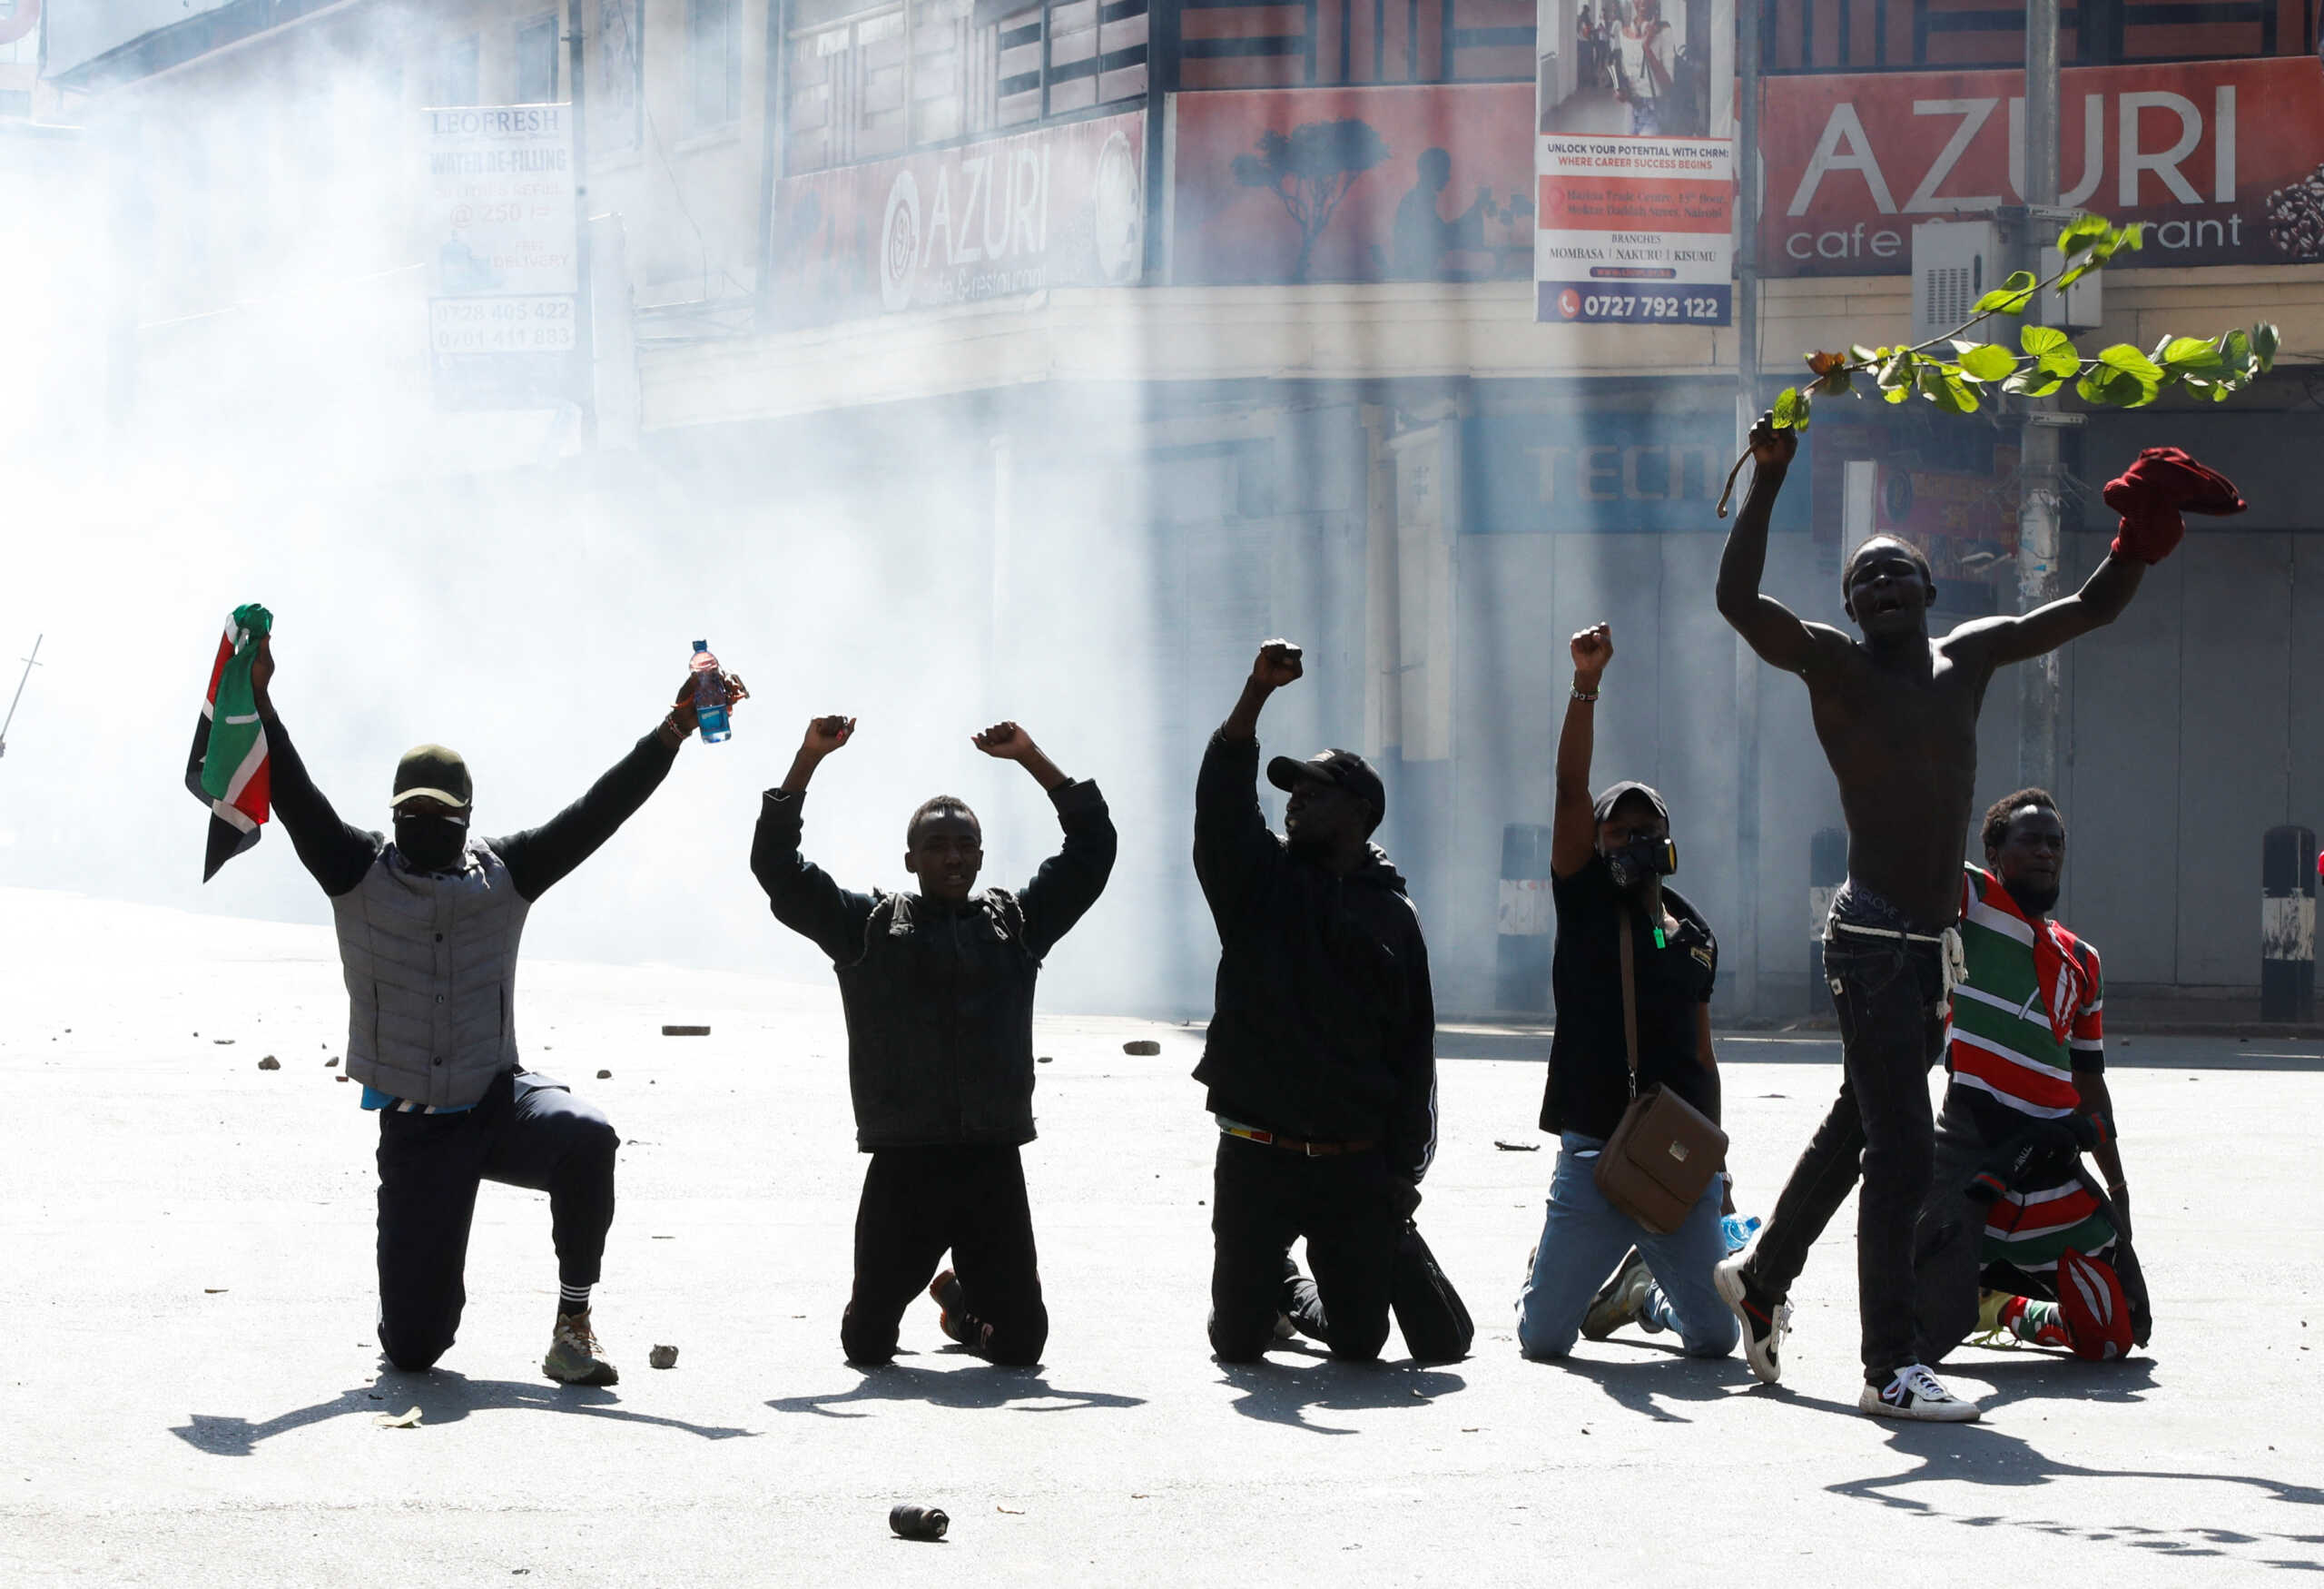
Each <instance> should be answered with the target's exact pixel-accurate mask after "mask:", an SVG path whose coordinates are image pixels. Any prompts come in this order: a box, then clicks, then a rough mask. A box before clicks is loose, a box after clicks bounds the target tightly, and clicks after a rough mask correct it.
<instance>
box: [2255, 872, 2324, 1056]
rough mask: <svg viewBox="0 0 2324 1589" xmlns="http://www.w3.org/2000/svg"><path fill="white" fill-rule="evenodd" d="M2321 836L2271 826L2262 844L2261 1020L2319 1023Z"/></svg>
mask: <svg viewBox="0 0 2324 1589" xmlns="http://www.w3.org/2000/svg"><path fill="white" fill-rule="evenodd" d="M2314 854H2316V834H2315V833H2314V831H2313V830H2311V829H2309V828H2304V827H2271V828H2270V829H2269V830H2268V832H2267V836H2266V837H2265V838H2263V839H2261V840H2260V1020H2262V1021H2313V1020H2315V1019H2316V872H2315V870H2314V866H2315V865H2316V864H2324V863H2311V862H2310V861H2309V856H2311V855H2314Z"/></svg>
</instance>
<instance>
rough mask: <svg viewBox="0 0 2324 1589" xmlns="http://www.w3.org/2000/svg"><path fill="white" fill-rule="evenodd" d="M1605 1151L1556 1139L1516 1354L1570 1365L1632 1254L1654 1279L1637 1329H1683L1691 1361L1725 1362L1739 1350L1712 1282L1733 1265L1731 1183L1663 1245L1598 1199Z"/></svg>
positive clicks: (1712, 1190)
mask: <svg viewBox="0 0 2324 1589" xmlns="http://www.w3.org/2000/svg"><path fill="white" fill-rule="evenodd" d="M1605 1145H1606V1144H1605V1141H1604V1140H1603V1139H1602V1138H1599V1137H1585V1136H1583V1135H1582V1134H1581V1132H1579V1131H1568V1132H1566V1133H1565V1134H1564V1136H1562V1137H1561V1138H1560V1139H1559V1145H1558V1163H1557V1170H1556V1171H1555V1173H1553V1174H1552V1175H1551V1178H1550V1210H1549V1216H1548V1218H1547V1219H1544V1220H1543V1221H1542V1223H1541V1246H1540V1247H1539V1248H1535V1249H1534V1253H1533V1272H1532V1274H1531V1275H1530V1276H1528V1277H1527V1278H1526V1281H1525V1289H1524V1291H1523V1292H1522V1293H1521V1295H1520V1296H1519V1297H1518V1298H1517V1349H1518V1350H1519V1351H1521V1352H1522V1353H1524V1354H1525V1356H1527V1357H1536V1358H1539V1357H1564V1356H1565V1355H1566V1353H1567V1351H1568V1350H1569V1349H1570V1348H1571V1347H1572V1346H1573V1338H1574V1337H1575V1336H1577V1335H1579V1334H1580V1333H1581V1316H1582V1315H1583V1314H1585V1313H1587V1312H1589V1311H1590V1298H1592V1297H1594V1296H1596V1295H1597V1292H1598V1288H1599V1287H1600V1286H1602V1285H1604V1284H1605V1283H1606V1280H1607V1278H1608V1277H1610V1275H1612V1274H1613V1272H1614V1266H1615V1265H1616V1264H1618V1263H1620V1262H1621V1261H1622V1258H1623V1255H1624V1254H1626V1253H1627V1252H1629V1250H1630V1248H1633V1247H1635V1248H1638V1249H1639V1251H1640V1254H1642V1255H1643V1256H1644V1257H1645V1258H1646V1267H1647V1268H1649V1269H1650V1270H1651V1271H1653V1274H1654V1282H1653V1284H1651V1285H1649V1287H1648V1288H1646V1303H1645V1306H1644V1307H1643V1308H1640V1311H1639V1320H1640V1323H1641V1324H1643V1325H1644V1326H1645V1327H1647V1328H1648V1329H1649V1330H1654V1329H1669V1330H1676V1331H1677V1332H1678V1335H1679V1343H1680V1344H1681V1345H1682V1346H1684V1347H1686V1350H1687V1356H1689V1357H1725V1356H1727V1354H1728V1353H1729V1352H1731V1351H1733V1350H1734V1349H1735V1341H1736V1324H1735V1315H1734V1314H1733V1313H1731V1312H1729V1311H1728V1307H1727V1304H1726V1303H1725V1302H1724V1301H1722V1300H1721V1299H1720V1298H1719V1295H1718V1288H1716V1287H1714V1286H1713V1285H1712V1284H1711V1278H1710V1276H1711V1268H1712V1266H1714V1265H1715V1264H1717V1263H1718V1260H1719V1259H1720V1258H1725V1257H1726V1256H1727V1239H1726V1238H1725V1237H1724V1236H1722V1235H1721V1234H1720V1233H1719V1229H1718V1207H1719V1203H1720V1202H1721V1201H1722V1200H1723V1199H1724V1195H1725V1192H1726V1188H1727V1178H1726V1177H1725V1176H1719V1175H1714V1176H1713V1177H1711V1180H1710V1185H1709V1186H1708V1187H1706V1188H1704V1189H1703V1195H1702V1196H1701V1197H1700V1198H1699V1199H1696V1201H1695V1206H1694V1207H1693V1208H1692V1209H1689V1210H1688V1211H1687V1218H1686V1220H1685V1222H1684V1223H1682V1224H1680V1225H1679V1228H1678V1229H1676V1230H1673V1231H1671V1232H1670V1233H1669V1235H1668V1236H1657V1235H1654V1234H1653V1233H1651V1232H1650V1231H1649V1230H1648V1229H1646V1227H1644V1226H1643V1225H1640V1223H1639V1222H1638V1221H1637V1220H1635V1219H1631V1218H1630V1216H1629V1215H1627V1214H1623V1213H1619V1212H1617V1211H1616V1210H1615V1209H1614V1206H1613V1205H1612V1204H1611V1203H1610V1202H1608V1201H1607V1200H1606V1199H1605V1197H1604V1195H1603V1194H1602V1193H1600V1191H1599V1189H1598V1183H1597V1182H1596V1180H1595V1179H1592V1177H1593V1176H1595V1174H1596V1173H1597V1170H1598V1152H1599V1150H1600V1149H1601V1148H1603V1147H1604V1146H1605Z"/></svg>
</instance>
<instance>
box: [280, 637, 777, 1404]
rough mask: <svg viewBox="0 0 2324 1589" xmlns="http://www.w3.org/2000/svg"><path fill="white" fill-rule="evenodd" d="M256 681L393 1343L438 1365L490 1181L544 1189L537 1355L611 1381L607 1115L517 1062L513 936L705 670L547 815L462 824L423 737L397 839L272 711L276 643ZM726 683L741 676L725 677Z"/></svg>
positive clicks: (666, 743)
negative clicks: (333, 1027)
mask: <svg viewBox="0 0 2324 1589" xmlns="http://www.w3.org/2000/svg"><path fill="white" fill-rule="evenodd" d="M273 678H274V654H273V649H272V645H271V641H261V643H260V646H259V655H258V660H257V663H256V665H255V666H254V667H253V668H252V670H251V684H252V686H253V690H254V693H255V694H256V696H257V699H258V710H259V716H260V717H261V720H262V721H263V722H264V724H265V725H266V733H267V738H268V743H269V745H270V746H271V750H272V754H273V796H274V810H275V814H277V815H278V816H280V817H281V820H282V826H283V829H284V831H286V832H287V833H288V834H290V835H291V844H292V846H293V847H294V848H296V849H297V851H298V852H299V859H300V862H301V863H302V864H304V865H305V866H306V868H307V870H308V871H309V872H310V873H312V874H313V875H314V879H315V881H316V882H318V883H321V884H322V886H323V892H324V893H326V894H328V895H330V902H331V915H332V918H333V921H334V923H335V925H336V926H337V929H338V933H339V958H340V969H341V971H342V972H344V974H345V977H346V981H347V996H348V1003H349V1006H350V1008H349V1020H348V1036H347V1074H348V1075H349V1077H350V1078H351V1079H352V1080H354V1081H360V1082H361V1083H362V1084H363V1107H364V1108H366V1109H370V1110H379V1347H380V1349H381V1350H382V1351H383V1352H385V1353H386V1355H387V1357H388V1360H389V1362H391V1363H393V1364H394V1365H395V1366H396V1367H399V1368H401V1369H405V1370H408V1371H411V1372H420V1371H424V1370H426V1369H428V1368H429V1367H433V1366H434V1364H435V1362H436V1360H437V1359H438V1357H442V1356H443V1355H444V1352H445V1351H446V1349H447V1348H448V1347H450V1346H451V1344H452V1337H453V1334H454V1332H455V1331H457V1330H458V1327H459V1322H460V1310H461V1308H462V1307H463V1306H464V1305H465V1304H466V1302H467V1300H468V1292H467V1290H466V1288H465V1287H464V1285H463V1283H462V1271H463V1269H464V1268H465V1267H466V1264H467V1259H468V1226H469V1223H470V1221H471V1220H472V1219H473V1218H474V1216H475V1213H476V1192H477V1183H478V1181H479V1180H497V1181H500V1182H502V1183H504V1184H506V1185H509V1186H521V1187H525V1188H527V1189H531V1190H534V1191H546V1192H547V1193H548V1197H549V1218H550V1223H551V1231H552V1235H553V1238H554V1239H555V1241H556V1262H557V1278H558V1287H557V1306H556V1327H555V1330H554V1332H553V1334H552V1335H551V1337H550V1343H549V1351H548V1356H547V1359H546V1360H545V1361H544V1362H543V1363H542V1364H541V1369H542V1372H544V1373H546V1374H547V1376H548V1377H550V1378H552V1379H557V1380H562V1381H564V1382H565V1383H566V1384H569V1385H611V1384H614V1383H615V1381H616V1380H618V1379H619V1378H620V1375H619V1374H618V1373H616V1372H615V1368H614V1366H613V1365H612V1364H611V1363H608V1362H607V1361H606V1359H605V1357H604V1354H603V1352H602V1349H601V1348H600V1347H598V1345H597V1339H596V1333H595V1331H594V1330H592V1328H591V1327H590V1322H589V1289H590V1288H591V1287H592V1286H594V1285H595V1284H596V1279H597V1271H598V1265H599V1262H600V1260H601V1259H602V1258H603V1257H604V1255H605V1248H606V1230H607V1229H609V1228H611V1226H612V1224H613V1218H614V1150H615V1148H617V1147H618V1146H619V1145H620V1139H619V1138H618V1137H616V1136H615V1134H614V1128H613V1125H612V1123H611V1122H610V1121H608V1120H606V1117H605V1115H604V1113H603V1112H601V1111H600V1110H598V1109H597V1108H596V1106H595V1105H592V1104H588V1103H585V1102H583V1101H582V1100H579V1099H577V1098H576V1097H574V1096H573V1094H572V1093H571V1092H570V1091H568V1090H567V1089H566V1086H565V1084H564V1083H563V1082H561V1081H554V1080H552V1079H550V1078H549V1077H547V1076H543V1075H539V1074H537V1073H535V1072H533V1071H527V1070H526V1069H524V1068H523V1066H522V1065H521V1064H520V1063H519V1062H518V1060H517V1035H516V1018H515V1010H514V1004H515V998H514V994H515V991H516V973H517V942H518V939H519V938H520V937H521V935H522V933H523V932H524V926H525V916H526V913H527V911H528V910H529V909H530V908H531V906H532V903H533V902H534V901H535V900H537V899H538V898H539V897H540V896H541V894H542V893H544V892H546V891H547V889H548V887H549V886H550V885H551V884H552V883H556V882H557V881H558V880H559V879H561V878H563V877H564V876H565V875H566V873H569V872H571V871H572V870H573V869H574V868H575V867H576V866H578V865H579V864H581V863H582V862H584V861H586V860H587V859H588V858H589V856H590V855H591V854H595V853H596V849H597V847H598V846H599V845H601V844H604V843H605V842H606V840H607V839H609V838H611V837H613V835H614V833H615V829H617V828H619V827H620V826H621V824H623V823H624V822H625V821H627V820H628V819H629V817H630V816H631V814H633V813H635V811H636V810H637V809H638V807H640V806H641V805H643V804H645V801H646V799H647V797H648V796H650V795H652V794H653V793H654V791H655V789H656V788H658V787H660V786H661V783H662V780H663V778H664V777H665V776H666V775H668V773H669V770H670V764H671V762H672V761H673V760H674V759H675V757H676V755H677V753H678V746H679V745H683V744H684V742H685V738H686V735H688V734H689V733H691V732H692V731H693V729H694V706H693V704H692V703H693V698H694V677H693V676H691V675H689V676H688V677H687V679H686V682H685V686H684V688H682V689H681V690H680V691H679V692H678V703H677V705H676V706H673V707H672V708H671V709H670V712H669V715H668V716H665V718H664V719H663V720H662V724H661V726H660V727H658V728H656V729H655V731H654V732H653V733H651V734H649V735H646V736H645V738H643V739H641V740H639V741H638V742H637V744H636V745H635V747H633V748H632V749H631V751H630V753H629V754H628V755H625V756H624V757H623V758H622V759H621V760H620V761H619V762H618V763H616V764H615V765H614V768H613V770H612V771H610V772H608V773H606V775H605V776H603V777H602V778H599V779H598V780H597V782H596V785H594V786H592V787H591V788H590V790H589V792H588V793H587V794H586V795H583V796H582V797H581V798H580V799H578V800H576V801H575V802H574V803H573V804H571V805H569V806H567V807H566V808H565V810H564V811H562V812H560V813H559V814H557V815H556V816H555V817H554V818H552V819H551V820H550V821H548V822H547V823H546V824H543V825H542V826H539V827H537V828H527V829H526V830H525V831H523V832H521V833H517V834H510V835H508V836H507V837H506V838H495V839H479V838H474V837H471V836H470V835H469V833H468V816H469V812H470V808H471V806H472V805H473V804H474V800H475V790H474V787H473V785H472V784H471V782H470V780H469V777H468V764H467V763H466V762H464V761H462V760H461V759H460V757H459V756H458V755H457V754H456V753H454V752H452V751H449V750H447V749H445V748H444V747H443V746H442V745H420V746H419V748H417V749H415V750H412V751H409V752H407V753H406V754H405V755H404V758H403V760H402V761H401V762H399V764H397V766H396V776H395V786H394V789H393V792H392V795H391V797H390V799H389V806H390V808H391V810H392V812H393V817H394V822H393V826H394V834H393V837H392V838H389V837H386V836H383V835H381V834H377V833H371V832H369V831H367V830H365V829H363V828H359V827H357V826H355V825H354V824H351V823H346V822H342V821H340V818H339V814H338V813H336V812H335V811H333V810H332V809H331V804H330V801H329V800H327V799H325V798H324V797H323V795H322V792H321V791H320V790H319V789H317V788H316V787H315V785H314V782H313V780H312V779H310V777H309V776H308V775H307V769H306V765H305V764H304V763H302V762H301V761H300V758H299V753H298V751H297V750H295V749H294V748H292V746H291V738H290V735H287V734H286V733H284V732H283V729H282V722H281V718H280V717H278V716H276V715H275V710H274V703H273V699H272V696H271V688H270V686H271V684H272V682H273ZM726 683H727V687H728V691H729V694H730V696H732V697H733V698H734V699H736V700H739V699H741V698H743V696H744V695H745V694H746V693H747V692H745V691H744V690H743V687H742V681H741V680H739V679H735V678H733V677H731V676H729V677H727V680H726Z"/></svg>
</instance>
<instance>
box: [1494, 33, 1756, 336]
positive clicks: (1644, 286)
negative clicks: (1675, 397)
mask: <svg viewBox="0 0 2324 1589" xmlns="http://www.w3.org/2000/svg"><path fill="white" fill-rule="evenodd" d="M1734 31H1735V8H1734V5H1733V0H1601V3H1600V5H1598V7H1597V9H1596V11H1595V12H1594V13H1593V12H1592V10H1591V8H1590V6H1589V5H1577V4H1576V0H1541V3H1540V10H1539V20H1538V24H1537V27H1536V32H1535V36H1536V39H1537V41H1538V42H1537V44H1536V49H1537V52H1538V59H1537V64H1538V68H1539V70H1538V71H1537V73H1536V79H1537V81H1536V84H1535V94H1536V99H1537V102H1538V110H1537V121H1536V136H1535V141H1534V157H1533V166H1534V180H1535V183H1536V189H1537V191H1536V196H1535V210H1536V212H1537V214H1538V216H1539V218H1540V219H1539V230H1538V231H1537V232H1536V233H1535V236H1534V242H1533V281H1534V290H1533V291H1534V314H1533V318H1534V319H1536V320H1538V321H1549V322H1553V323H1555V322H1574V321H1581V322H1601V321H1624V322H1638V323H1649V324H1677V325H1726V324H1727V323H1728V321H1729V320H1730V319H1731V318H1732V314H1733V302H1732V290H1731V288H1730V286H1729V280H1730V278H1731V277H1732V276H1733V274H1734V264H1735V248H1734V221H1733V205H1734V194H1735V168H1734V154H1733V151H1732V145H1731V143H1729V140H1728V136H1727V133H1728V125H1727V117H1726V115H1725V114H1723V113H1724V111H1725V109H1726V106H1725V104H1724V103H1723V102H1722V100H1721V96H1719V95H1718V94H1715V93H1713V92H1712V86H1711V85H1712V84H1721V83H1726V82H1728V80H1729V79H1728V72H1727V70H1726V66H1727V58H1728V40H1730V39H1731V38H1732V36H1733V35H1734Z"/></svg>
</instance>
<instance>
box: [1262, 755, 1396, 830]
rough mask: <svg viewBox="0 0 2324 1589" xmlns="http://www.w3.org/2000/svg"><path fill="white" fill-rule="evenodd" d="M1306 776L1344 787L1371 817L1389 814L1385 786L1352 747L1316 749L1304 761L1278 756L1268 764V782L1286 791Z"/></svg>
mask: <svg viewBox="0 0 2324 1589" xmlns="http://www.w3.org/2000/svg"><path fill="white" fill-rule="evenodd" d="M1309 778H1312V779H1314V780H1315V781H1316V782H1318V783H1324V784H1330V785H1335V786H1336V787H1338V788H1342V789H1344V790H1346V791H1347V792H1348V793H1349V794H1351V795H1354V796H1355V797H1356V798H1357V799H1359V800H1362V801H1364V802H1365V803H1366V804H1369V805H1370V806H1371V807H1372V811H1373V814H1374V816H1385V815H1387V814H1388V790H1387V786H1386V785H1384V784H1382V783H1381V782H1380V775H1379V774H1377V773H1375V772H1374V771H1373V770H1372V764H1371V763H1370V762H1368V761H1365V760H1364V758H1363V757H1362V756H1360V755H1356V754H1355V752H1354V751H1352V750H1326V751H1319V752H1317V753H1316V754H1315V755H1311V756H1309V757H1308V758H1307V759H1306V760H1305V761H1304V762H1295V761H1293V760H1292V759H1291V758H1290V757H1289V756H1287V755H1279V756H1277V757H1275V760H1273V761H1271V762H1269V763H1268V764H1267V782H1268V783H1270V784H1273V785H1275V787H1276V788H1278V789H1280V790H1282V791H1283V792H1284V793H1285V794H1289V793H1290V792H1291V791H1292V790H1294V789H1295V788H1297V787H1298V786H1299V784H1300V781H1301V780H1302V779H1309Z"/></svg>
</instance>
